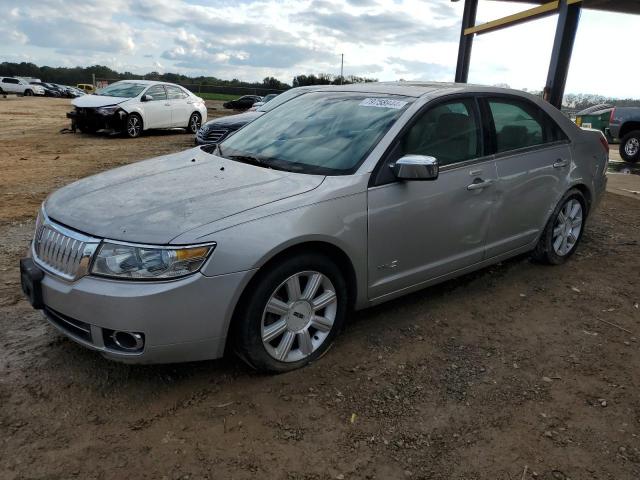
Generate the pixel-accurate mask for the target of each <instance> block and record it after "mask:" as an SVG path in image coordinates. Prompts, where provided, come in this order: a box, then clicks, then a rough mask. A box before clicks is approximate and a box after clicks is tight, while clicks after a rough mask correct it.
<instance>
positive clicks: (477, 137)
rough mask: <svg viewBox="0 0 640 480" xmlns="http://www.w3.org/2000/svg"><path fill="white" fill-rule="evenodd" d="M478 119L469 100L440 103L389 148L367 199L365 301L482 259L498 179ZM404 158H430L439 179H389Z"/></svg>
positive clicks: (473, 102) (475, 109)
mask: <svg viewBox="0 0 640 480" xmlns="http://www.w3.org/2000/svg"><path fill="white" fill-rule="evenodd" d="M479 118H480V117H479V115H478V111H477V107H476V102H475V100H474V99H466V98H463V99H458V100H450V101H447V102H444V103H439V104H437V105H435V106H433V107H428V109H427V110H426V111H424V113H421V114H419V115H418V117H417V119H415V120H414V121H413V123H412V125H411V126H410V127H409V128H408V129H407V130H406V133H405V134H402V135H401V136H400V138H399V139H398V140H397V141H396V144H395V146H394V147H392V151H391V154H390V155H389V158H388V159H385V163H387V164H383V165H382V169H381V171H380V174H381V175H380V174H378V175H377V176H376V180H375V182H374V184H373V185H372V187H371V188H370V189H369V192H368V216H369V233H368V247H369V248H368V256H369V259H368V269H369V298H370V299H375V298H378V297H381V296H383V295H385V294H388V293H392V292H395V291H398V290H402V289H405V288H408V287H411V286H414V285H417V284H420V283H422V282H426V281H428V280H431V279H435V278H437V277H441V276H443V275H446V274H448V273H451V272H454V271H456V270H459V269H462V268H464V267H467V266H470V265H473V264H475V263H478V262H480V261H482V260H483V258H484V250H485V242H486V236H487V231H488V227H489V222H490V218H491V212H492V208H493V204H494V200H495V192H494V188H493V187H494V183H495V181H496V179H497V176H496V169H495V162H494V161H493V159H492V158H487V157H483V156H482V155H483V153H482V152H483V142H482V129H481V127H480V120H479ZM407 154H418V155H429V156H433V157H435V158H436V159H437V160H438V163H439V165H440V175H439V177H438V178H437V179H436V180H431V181H395V179H393V178H390V177H389V176H388V175H389V174H388V173H387V172H388V171H389V168H388V164H389V163H392V162H393V161H395V160H396V159H398V158H400V157H401V156H403V155H407ZM385 176H386V178H385Z"/></svg>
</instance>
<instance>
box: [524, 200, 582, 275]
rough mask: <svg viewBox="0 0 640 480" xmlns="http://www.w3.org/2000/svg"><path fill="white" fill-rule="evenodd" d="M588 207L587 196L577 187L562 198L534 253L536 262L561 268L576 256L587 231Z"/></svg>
mask: <svg viewBox="0 0 640 480" xmlns="http://www.w3.org/2000/svg"><path fill="white" fill-rule="evenodd" d="M586 206H587V202H586V201H585V198H584V195H583V194H582V192H580V190H577V189H575V188H573V189H571V190H569V191H568V192H567V193H566V194H565V195H564V197H562V200H561V201H560V202H559V203H558V206H557V207H556V209H555V210H554V212H553V214H552V215H551V218H550V219H549V221H548V223H547V226H546V227H545V229H544V232H542V236H541V237H540V240H539V241H538V245H537V246H536V248H535V250H534V251H533V258H534V259H535V260H538V261H540V262H542V263H548V264H551V265H560V264H562V263H564V262H566V261H567V259H568V258H569V257H571V255H573V254H574V253H575V251H576V248H577V247H578V243H580V239H581V238H582V233H583V231H584V222H585V220H586V217H587V208H586Z"/></svg>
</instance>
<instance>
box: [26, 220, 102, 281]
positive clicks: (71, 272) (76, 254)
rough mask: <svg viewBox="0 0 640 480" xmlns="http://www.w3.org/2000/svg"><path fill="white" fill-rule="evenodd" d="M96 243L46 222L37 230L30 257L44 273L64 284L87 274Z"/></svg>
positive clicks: (95, 240) (96, 240)
mask: <svg viewBox="0 0 640 480" xmlns="http://www.w3.org/2000/svg"><path fill="white" fill-rule="evenodd" d="M99 243H100V240H98V239H96V238H92V237H88V236H86V235H83V234H81V233H78V232H74V231H73V230H70V229H68V228H65V227H62V226H60V225H57V224H55V223H53V222H52V221H51V220H49V219H48V218H45V219H44V221H43V222H42V223H41V224H39V225H38V226H37V228H36V234H35V238H34V239H33V257H34V260H35V261H36V263H37V264H38V265H39V266H41V267H42V268H43V269H45V270H47V271H49V272H51V273H53V274H55V275H58V276H59V277H62V278H64V279H66V280H77V279H78V278H80V277H81V276H83V275H86V274H87V273H88V272H89V264H90V263H91V258H92V256H93V254H94V252H95V251H96V248H97V247H98V245H99Z"/></svg>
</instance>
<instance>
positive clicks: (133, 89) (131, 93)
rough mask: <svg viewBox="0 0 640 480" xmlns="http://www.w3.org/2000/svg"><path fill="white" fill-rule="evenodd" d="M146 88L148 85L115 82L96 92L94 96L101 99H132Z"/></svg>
mask: <svg viewBox="0 0 640 480" xmlns="http://www.w3.org/2000/svg"><path fill="white" fill-rule="evenodd" d="M147 86H148V85H145V84H143V83H130V82H116V83H113V84H111V85H109V86H108V87H104V88H102V89H100V90H98V92H97V93H96V95H101V96H103V97H124V98H133V97H137V96H138V95H140V94H141V93H142V91H143V90H144V89H145V88H147Z"/></svg>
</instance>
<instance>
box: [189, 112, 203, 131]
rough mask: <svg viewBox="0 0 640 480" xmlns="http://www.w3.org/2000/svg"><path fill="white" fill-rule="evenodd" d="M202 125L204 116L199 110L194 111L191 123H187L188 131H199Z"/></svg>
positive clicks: (190, 118) (190, 119)
mask: <svg viewBox="0 0 640 480" xmlns="http://www.w3.org/2000/svg"><path fill="white" fill-rule="evenodd" d="M201 126H202V117H201V116H200V114H199V113H198V112H193V113H192V114H191V116H190V117H189V124H188V125H187V133H193V134H194V135H195V134H196V133H198V130H200V127H201Z"/></svg>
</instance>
